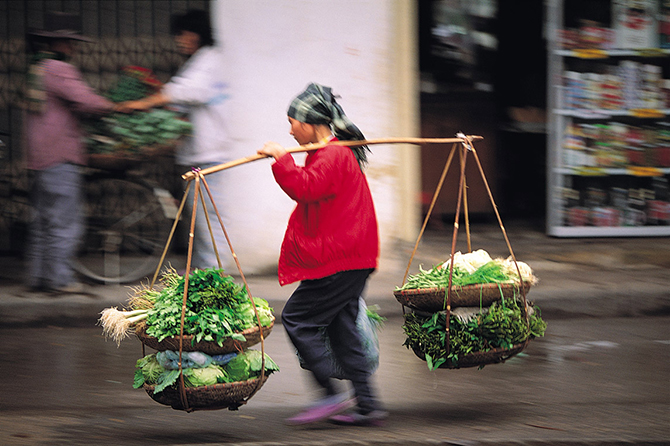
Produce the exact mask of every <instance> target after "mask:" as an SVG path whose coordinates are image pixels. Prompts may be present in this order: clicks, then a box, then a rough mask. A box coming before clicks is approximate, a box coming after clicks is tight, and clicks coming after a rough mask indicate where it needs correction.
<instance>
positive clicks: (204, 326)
mask: <svg viewBox="0 0 670 446" xmlns="http://www.w3.org/2000/svg"><path fill="white" fill-rule="evenodd" d="M161 283H162V284H163V285H164V288H163V289H162V290H161V291H160V294H159V295H158V296H157V297H156V298H155V301H154V303H153V307H152V308H151V309H150V310H149V312H148V315H147V318H146V324H147V330H146V333H147V334H148V335H150V336H153V337H155V338H157V339H158V341H159V342H160V341H162V340H163V339H165V338H168V337H172V336H178V335H179V334H180V329H181V314H182V305H183V296H184V284H185V279H184V277H181V276H179V275H178V274H176V272H174V270H172V271H168V272H166V273H164V276H163V278H162V279H161ZM254 303H255V304H256V310H257V311H258V316H259V319H260V324H261V326H263V327H268V326H270V325H271V324H272V322H273V321H274V316H273V315H272V308H271V307H270V306H269V304H268V302H267V301H266V300H265V299H261V298H258V297H254ZM257 325H258V320H257V318H256V313H255V312H254V309H253V307H252V305H251V299H250V298H249V293H248V292H247V290H246V288H245V287H243V286H240V285H238V284H236V283H235V280H234V279H233V278H232V277H231V276H228V275H226V274H224V272H223V270H219V269H206V270H198V269H196V270H194V271H193V272H191V274H190V276H189V281H188V297H187V300H186V310H185V315H184V334H185V335H192V336H193V342H200V341H213V342H216V343H217V344H219V345H222V344H223V341H224V340H226V339H228V338H232V339H235V340H239V341H245V338H244V336H243V335H242V334H241V333H240V332H242V331H244V330H246V329H248V328H252V327H254V326H257Z"/></svg>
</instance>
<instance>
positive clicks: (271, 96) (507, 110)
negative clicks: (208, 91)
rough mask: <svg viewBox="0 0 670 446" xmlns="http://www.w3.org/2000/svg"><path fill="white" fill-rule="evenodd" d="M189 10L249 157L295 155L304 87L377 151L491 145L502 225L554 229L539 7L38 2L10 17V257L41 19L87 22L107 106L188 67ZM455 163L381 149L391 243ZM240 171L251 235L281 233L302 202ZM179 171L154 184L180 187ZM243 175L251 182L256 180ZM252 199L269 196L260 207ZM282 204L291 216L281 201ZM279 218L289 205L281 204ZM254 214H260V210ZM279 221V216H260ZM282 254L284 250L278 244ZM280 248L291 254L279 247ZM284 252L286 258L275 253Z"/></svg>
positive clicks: (487, 161)
mask: <svg viewBox="0 0 670 446" xmlns="http://www.w3.org/2000/svg"><path fill="white" fill-rule="evenodd" d="M188 8H199V9H206V10H209V11H211V12H212V16H213V21H214V25H215V29H216V30H217V36H218V37H219V38H220V40H222V42H223V47H224V49H225V50H226V56H225V57H226V58H227V60H225V61H223V62H224V63H226V64H227V65H226V67H229V68H230V70H231V71H230V72H231V82H233V84H234V87H236V88H238V91H239V97H238V99H239V102H238V105H237V107H238V108H237V110H238V111H239V113H238V114H237V116H236V117H235V122H236V126H237V128H238V132H237V134H236V138H237V139H236V141H237V144H238V148H237V149H236V150H238V149H239V151H240V153H241V154H244V155H245V156H246V155H249V154H253V153H255V150H256V148H257V147H258V146H259V144H262V142H264V141H266V140H269V139H275V140H278V141H279V142H281V143H283V144H285V145H287V146H291V145H294V142H293V141H292V139H291V138H290V137H289V135H288V126H287V124H286V123H285V112H286V106H287V105H288V103H289V101H290V99H291V98H292V97H293V96H294V95H295V94H297V93H298V92H300V91H301V90H302V88H304V86H305V85H307V83H309V82H312V81H316V82H320V83H323V84H326V85H330V86H332V87H333V89H334V90H335V92H336V93H338V94H340V95H341V96H342V100H341V103H342V105H343V107H344V109H345V111H346V112H347V114H348V115H349V116H350V117H351V118H352V120H354V122H356V123H357V124H358V125H359V127H361V128H362V129H363V130H364V133H365V134H366V136H367V137H368V138H382V137H387V136H422V137H453V136H454V135H455V134H456V133H458V132H464V133H467V134H473V135H481V136H483V137H484V140H483V141H481V142H479V143H477V144H476V148H477V150H478V154H479V157H480V159H481V161H482V164H483V167H484V170H485V173H486V175H487V180H488V182H489V184H490V185H491V187H492V190H493V194H494V197H495V198H496V203H497V204H498V206H499V208H500V210H501V212H502V214H503V218H510V219H511V218H514V219H521V220H527V221H529V222H532V223H533V224H535V223H537V224H538V225H541V224H542V223H541V222H542V219H543V216H544V212H545V181H546V180H545V170H546V168H545V161H546V159H545V148H546V147H545V146H546V143H545V139H546V135H545V124H544V114H545V110H544V109H545V102H546V101H545V97H546V65H547V64H546V41H545V36H544V23H545V20H544V1H542V0H514V1H506V0H499V1H497V0H397V1H392V2H390V1H385V0H368V1H344V2H342V1H335V0H333V1H309V0H301V1H290V2H289V1H286V2H283V1H271V0H267V1H265V0H255V1H241V0H240V1H216V0H214V1H207V0H163V1H151V0H133V1H124V0H107V1H80V0H71V1H67V0H62V1H61V0H35V1H31V2H23V1H12V0H8V1H4V2H2V3H0V17H1V18H0V139H1V140H2V141H3V143H4V144H3V145H2V146H1V147H0V172H1V174H0V202H1V204H0V250H2V251H4V252H8V251H9V252H20V251H21V249H22V246H23V245H22V243H23V236H24V228H25V222H26V221H27V219H28V218H29V212H28V211H29V209H28V206H27V197H26V193H27V190H28V178H27V176H26V172H25V171H24V170H23V168H22V165H21V156H22V155H21V154H22V146H21V137H20V134H21V133H20V129H21V108H20V102H21V89H22V85H23V82H24V77H25V71H26V67H27V58H26V54H27V49H26V46H25V33H26V31H27V30H28V29H29V28H33V27H36V28H39V27H40V26H41V24H42V20H43V16H44V13H45V12H46V11H48V10H61V11H68V12H77V13H80V14H81V15H82V17H83V23H84V33H85V34H86V35H89V36H91V37H94V38H95V39H96V42H95V43H92V44H86V45H81V48H80V53H79V55H78V56H77V59H76V60H75V63H76V64H77V65H78V66H79V67H81V69H82V71H83V72H84V75H85V76H86V79H87V81H89V82H90V84H91V85H92V86H94V87H95V88H97V89H99V90H101V91H104V90H105V89H106V88H109V86H110V85H111V83H112V82H113V81H114V79H115V76H116V75H117V73H118V72H119V70H120V69H121V68H122V67H123V66H125V65H140V66H145V67H148V68H151V69H152V70H153V71H154V72H155V73H156V74H157V76H158V77H159V79H160V80H162V81H166V80H167V79H169V77H170V75H172V74H174V72H175V71H176V69H177V68H178V67H179V66H180V64H181V63H182V60H181V59H180V56H179V55H178V54H177V52H176V50H175V48H174V46H173V43H172V39H171V37H170V36H169V17H170V15H171V14H172V13H175V12H178V11H184V10H186V9H188ZM448 148H449V147H444V146H432V145H426V146H422V147H417V146H404V145H398V146H393V147H381V146H380V147H378V148H377V147H373V151H374V153H375V155H374V158H373V163H371V166H370V168H369V170H368V176H369V178H370V182H371V185H372V188H373V194H374V195H375V199H376V203H377V207H378V212H379V214H380V225H381V228H382V235H383V239H384V240H385V243H386V244H389V243H392V242H393V240H398V239H400V240H414V238H415V237H416V234H417V231H418V229H419V227H420V224H421V221H422V217H423V215H424V213H425V211H426V209H427V204H428V203H429V201H430V197H431V196H432V194H433V191H434V189H435V187H436V185H437V182H438V179H439V176H440V173H441V171H442V168H443V167H444V164H445V161H446V155H447V154H448ZM257 164H258V165H254V166H253V167H249V168H248V169H247V168H240V170H239V175H240V181H241V183H242V184H241V187H240V191H239V193H240V194H241V195H239V196H238V197H237V198H236V200H237V201H238V202H245V203H247V205H246V206H241V212H242V213H244V214H248V213H249V212H252V213H254V214H253V216H254V217H255V220H257V223H254V225H252V230H251V231H249V230H248V229H249V228H248V226H247V227H246V230H247V232H252V233H253V232H254V231H255V230H257V232H258V233H259V234H260V231H263V230H265V231H266V232H268V233H270V234H271V235H270V237H271V238H272V237H274V238H276V237H279V236H280V235H281V233H282V231H283V227H284V224H285V220H283V216H284V215H288V212H289V211H290V203H285V202H283V201H281V200H282V199H281V198H277V197H280V194H279V191H278V190H271V189H268V190H266V191H264V193H261V194H260V195H259V193H260V192H261V191H263V189H264V188H265V187H266V186H267V188H272V187H273V186H271V175H270V173H269V166H268V164H267V163H264V162H262V161H260V162H258V163H257ZM171 169H172V164H171V163H170V162H169V160H167V161H165V162H163V163H157V164H156V165H155V166H154V174H155V175H157V176H158V177H159V178H160V177H169V176H175V177H176V176H177V175H178V174H179V173H178V172H174V171H172V170H171ZM243 169H246V170H243ZM451 172H452V173H451V174H450V175H449V176H448V178H447V183H446V185H445V189H444V190H443V192H442V194H441V195H440V198H439V200H438V203H437V206H436V208H435V210H434V214H433V215H434V218H433V220H432V221H431V227H432V228H435V229H438V230H441V228H442V225H443V223H444V222H447V224H446V228H447V229H446V230H449V231H450V228H451V224H450V223H449V222H450V221H451V220H452V219H453V213H454V211H455V199H456V191H457V188H456V183H457V181H456V180H457V178H456V176H457V175H456V170H454V168H453V167H452V171H451ZM467 174H468V178H472V180H469V181H468V186H469V192H468V198H469V201H470V205H469V208H470V209H469V210H470V213H471V218H472V219H473V220H475V221H477V220H480V221H494V220H493V210H492V207H491V204H490V202H489V200H488V197H487V196H486V194H485V192H484V188H483V184H482V182H481V181H479V179H478V178H479V172H478V171H477V170H476V168H475V166H474V165H473V164H471V165H469V167H468V170H467ZM251 196H256V197H258V196H261V197H263V196H265V197H267V198H265V200H267V205H266V206H258V202H257V201H254V200H253V199H252V200H251V201H250V200H249V197H251ZM277 200H278V201H277ZM277 203H279V204H277ZM254 208H255V209H254ZM263 208H268V209H263ZM272 243H274V241H273V242H272ZM277 244H278V242H277ZM272 249H273V250H275V247H272Z"/></svg>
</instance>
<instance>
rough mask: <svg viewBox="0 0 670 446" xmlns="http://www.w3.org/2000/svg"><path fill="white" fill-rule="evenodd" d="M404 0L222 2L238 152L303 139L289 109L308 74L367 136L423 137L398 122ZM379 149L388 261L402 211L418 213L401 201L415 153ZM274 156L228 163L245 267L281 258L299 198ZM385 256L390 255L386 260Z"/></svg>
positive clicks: (376, 170)
mask: <svg viewBox="0 0 670 446" xmlns="http://www.w3.org/2000/svg"><path fill="white" fill-rule="evenodd" d="M399 2H401V3H404V2H405V0H399V1H389V0H367V1H365V0H218V1H215V2H214V3H213V14H212V15H213V21H214V27H215V32H216V33H217V38H218V40H219V42H221V43H222V46H223V48H224V54H225V56H224V57H225V61H224V62H223V66H224V70H225V71H226V76H227V77H228V79H230V83H231V86H232V91H233V95H234V96H235V98H234V107H233V109H234V113H233V116H232V117H231V119H232V131H233V135H234V138H235V139H234V147H233V150H234V151H235V155H236V156H237V157H245V156H249V155H252V154H255V152H256V150H257V149H258V148H260V147H261V146H262V145H263V143H265V142H266V141H268V140H274V141H278V142H279V143H281V144H283V145H285V146H287V147H293V146H296V145H297V143H296V142H295V141H294V140H293V138H292V137H291V136H290V135H289V134H288V131H289V126H288V121H287V116H286V110H287V108H288V105H289V103H290V101H291V100H292V99H293V98H294V97H295V96H296V95H297V94H298V93H300V92H302V91H303V89H304V88H305V87H306V86H307V84H309V83H310V82H317V83H320V84H324V85H327V86H330V87H331V88H332V89H333V91H334V93H335V94H338V95H340V96H341V98H340V99H339V103H340V104H341V105H342V107H343V108H344V110H345V112H346V114H347V115H348V116H349V117H350V118H351V119H352V121H353V122H354V123H356V125H358V127H359V128H360V129H361V130H362V131H363V133H364V134H365V136H366V137H367V138H381V137H388V136H415V134H408V133H407V131H409V132H410V133H413V132H415V131H416V129H415V128H413V125H414V124H412V125H409V126H408V125H402V124H399V123H398V121H397V116H398V115H399V114H398V113H397V109H398V107H399V105H398V103H399V100H398V91H403V90H399V89H398V88H396V83H397V82H398V78H399V77H398V75H397V63H398V60H399V55H398V54H396V50H397V48H396V47H397V36H396V35H395V32H396V30H395V29H394V27H396V25H397V17H396V16H395V15H394V11H395V13H396V14H397V4H398V3H399ZM394 8H395V9H394ZM410 60H412V59H411V58H410ZM405 68H407V67H405ZM409 70H410V71H411V72H413V70H414V68H413V67H410V68H409ZM405 71H406V70H405ZM405 90H407V89H405ZM409 104H410V105H409V106H410V107H411V106H413V105H412V104H414V102H412V101H409ZM403 105H404V106H408V103H407V102H404V103H403ZM399 129H400V130H399ZM408 129H409V130H408ZM398 131H402V132H405V133H403V134H398V133H397V132H398ZM371 148H372V150H373V155H372V156H371V157H370V165H369V167H368V169H367V170H366V174H367V176H368V180H369V182H370V186H371V189H372V193H373V196H374V199H375V204H376V208H377V214H378V218H379V224H380V234H381V238H382V260H383V259H384V258H385V250H387V249H389V248H387V247H388V246H389V245H390V243H391V242H392V240H394V238H395V237H398V236H399V234H398V232H399V231H401V228H399V225H398V221H399V219H398V215H399V214H402V213H403V212H410V213H413V212H416V209H405V210H400V209H398V206H397V204H396V203H399V202H400V195H403V194H407V193H408V191H407V190H399V188H398V185H399V184H405V185H406V184H407V182H406V181H404V182H402V181H399V176H402V175H403V174H402V172H401V171H402V169H401V167H402V166H398V165H397V164H398V162H399V161H398V160H400V159H405V160H406V159H407V156H406V155H407V150H409V151H410V152H409V153H410V154H415V153H416V152H415V151H414V149H407V148H403V147H401V146H397V145H396V146H393V145H384V146H381V145H380V146H372V147H371ZM403 155H404V156H403ZM411 156H412V155H410V158H411ZM270 164H271V161H270V160H260V161H256V162H253V163H249V164H245V165H243V166H240V167H235V168H233V169H230V171H229V173H231V174H232V175H233V176H234V177H235V179H234V181H233V182H232V183H231V184H234V187H231V190H230V193H229V194H226V197H221V198H220V199H218V201H219V202H220V203H217V204H218V206H219V207H223V206H225V207H226V208H228V209H234V210H235V211H234V212H235V215H234V218H232V219H231V221H230V222H228V225H229V226H228V227H227V229H228V231H229V233H230V236H231V240H232V243H233V247H234V248H235V250H236V252H237V255H238V258H239V260H240V263H241V265H242V269H243V271H244V272H245V274H249V273H252V274H253V273H254V272H260V271H266V270H268V269H271V268H273V267H275V266H276V261H277V258H278V255H279V246H280V243H281V239H282V236H283V233H284V229H285V227H286V223H287V220H288V216H289V214H290V212H291V210H292V209H293V206H294V204H293V202H292V201H291V200H290V199H289V198H288V197H286V195H285V194H284V193H283V192H282V191H281V189H280V188H279V187H278V186H277V185H276V183H275V181H274V178H273V177H272V173H271V170H270ZM409 193H412V194H413V193H414V191H409ZM410 221H411V219H410ZM383 265H384V262H383V261H382V264H381V266H380V268H381V267H383ZM229 270H230V269H229Z"/></svg>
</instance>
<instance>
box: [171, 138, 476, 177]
mask: <svg viewBox="0 0 670 446" xmlns="http://www.w3.org/2000/svg"><path fill="white" fill-rule="evenodd" d="M478 139H483V138H482V137H481V136H474V135H468V136H466V135H461V134H459V135H457V137H456V138H380V139H364V140H361V141H329V142H323V143H317V144H305V145H302V146H297V147H291V148H288V149H286V151H287V152H288V153H297V152H309V151H310V150H317V149H323V148H324V147H326V146H346V147H360V146H369V145H374V144H448V143H463V142H464V141H467V140H470V141H473V140H478ZM264 158H268V156H266V155H251V156H247V157H245V158H240V159H237V160H234V161H229V162H227V163H223V164H219V165H216V166H212V167H208V168H207V169H202V170H200V171H199V173H201V174H202V175H207V174H210V173H214V172H219V171H221V170H225V169H230V168H231V167H235V166H239V165H241V164H246V163H250V162H252V161H257V160H260V159H264ZM195 175H196V173H195V172H193V171H188V172H186V173H184V174H183V175H182V176H181V177H182V178H183V179H185V180H192V179H193V178H194V177H195Z"/></svg>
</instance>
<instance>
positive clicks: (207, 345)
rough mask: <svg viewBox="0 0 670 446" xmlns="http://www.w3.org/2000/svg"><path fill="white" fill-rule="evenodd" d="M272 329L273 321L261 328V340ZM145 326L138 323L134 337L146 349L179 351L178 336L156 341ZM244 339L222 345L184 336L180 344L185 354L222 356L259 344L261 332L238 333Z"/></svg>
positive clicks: (249, 330)
mask: <svg viewBox="0 0 670 446" xmlns="http://www.w3.org/2000/svg"><path fill="white" fill-rule="evenodd" d="M273 327H274V319H273V320H272V323H271V324H270V325H269V326H267V327H263V338H264V339H265V338H267V337H268V336H269V335H270V332H271V331H272V328H273ZM146 329H147V326H146V324H145V323H143V322H142V323H139V324H138V325H137V327H136V328H135V335H136V336H137V337H138V339H139V340H140V341H141V342H142V343H143V344H144V345H146V346H147V347H149V348H152V349H154V350H158V351H165V350H173V351H179V336H173V337H170V338H165V339H163V340H162V341H158V338H155V337H153V336H149V335H148V334H147V333H146ZM240 334H241V335H243V336H244V337H245V338H246V341H244V342H242V341H236V340H234V339H231V338H228V339H226V340H224V341H223V343H222V345H219V344H217V343H216V342H213V341H199V342H193V336H190V335H185V336H184V337H183V342H182V351H185V352H203V353H206V354H208V355H223V354H225V353H233V352H239V351H242V350H246V349H247V348H249V347H251V346H253V345H256V344H258V343H259V342H261V331H260V329H259V328H258V327H257V326H256V327H251V328H248V329H246V330H244V331H242V332H241V333H240Z"/></svg>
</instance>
